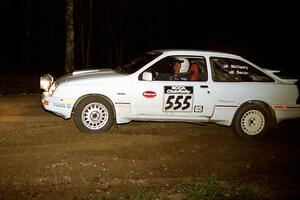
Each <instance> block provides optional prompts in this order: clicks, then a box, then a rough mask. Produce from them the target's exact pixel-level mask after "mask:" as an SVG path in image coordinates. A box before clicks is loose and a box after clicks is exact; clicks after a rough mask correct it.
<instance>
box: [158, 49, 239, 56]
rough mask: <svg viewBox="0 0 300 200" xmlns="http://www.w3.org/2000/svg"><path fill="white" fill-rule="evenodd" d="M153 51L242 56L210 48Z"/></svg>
mask: <svg viewBox="0 0 300 200" xmlns="http://www.w3.org/2000/svg"><path fill="white" fill-rule="evenodd" d="M153 51H160V52H162V53H165V54H177V55H178V54H182V55H193V54H199V53H201V54H202V55H209V56H226V57H235V58H241V56H239V55H236V54H232V53H226V52H221V51H210V50H197V49H157V50H153Z"/></svg>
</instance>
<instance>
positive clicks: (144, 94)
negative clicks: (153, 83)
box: [143, 91, 156, 98]
mask: <svg viewBox="0 0 300 200" xmlns="http://www.w3.org/2000/svg"><path fill="white" fill-rule="evenodd" d="M143 96H144V97H146V98H153V97H156V93H155V92H153V91H145V92H143Z"/></svg>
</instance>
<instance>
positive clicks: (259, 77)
mask: <svg viewBox="0 0 300 200" xmlns="http://www.w3.org/2000/svg"><path fill="white" fill-rule="evenodd" d="M210 63H211V66H212V78H213V80H214V81H216V82H274V80H273V79H272V78H271V77H270V76H268V75H267V74H265V73H264V72H262V71H260V70H259V69H257V68H255V67H254V66H252V65H250V64H248V63H246V62H244V61H241V60H237V59H230V58H219V57H211V58H210Z"/></svg>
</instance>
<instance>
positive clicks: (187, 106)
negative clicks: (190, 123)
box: [163, 85, 193, 112]
mask: <svg viewBox="0 0 300 200" xmlns="http://www.w3.org/2000/svg"><path fill="white" fill-rule="evenodd" d="M192 108H193V87H191V86H180V85H179V86H178V85H175V86H165V87H164V104H163V111H164V112H192Z"/></svg>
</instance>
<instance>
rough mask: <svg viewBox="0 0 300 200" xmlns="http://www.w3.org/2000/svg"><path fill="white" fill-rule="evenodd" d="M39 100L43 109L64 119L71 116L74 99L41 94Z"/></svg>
mask: <svg viewBox="0 0 300 200" xmlns="http://www.w3.org/2000/svg"><path fill="white" fill-rule="evenodd" d="M41 101H42V105H43V107H44V109H45V110H48V111H50V112H53V113H55V114H56V115H58V116H61V117H63V118H65V119H68V118H70V117H71V115H72V109H73V106H74V103H75V100H74V99H69V98H58V97H52V96H45V95H44V94H42V99H41Z"/></svg>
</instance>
